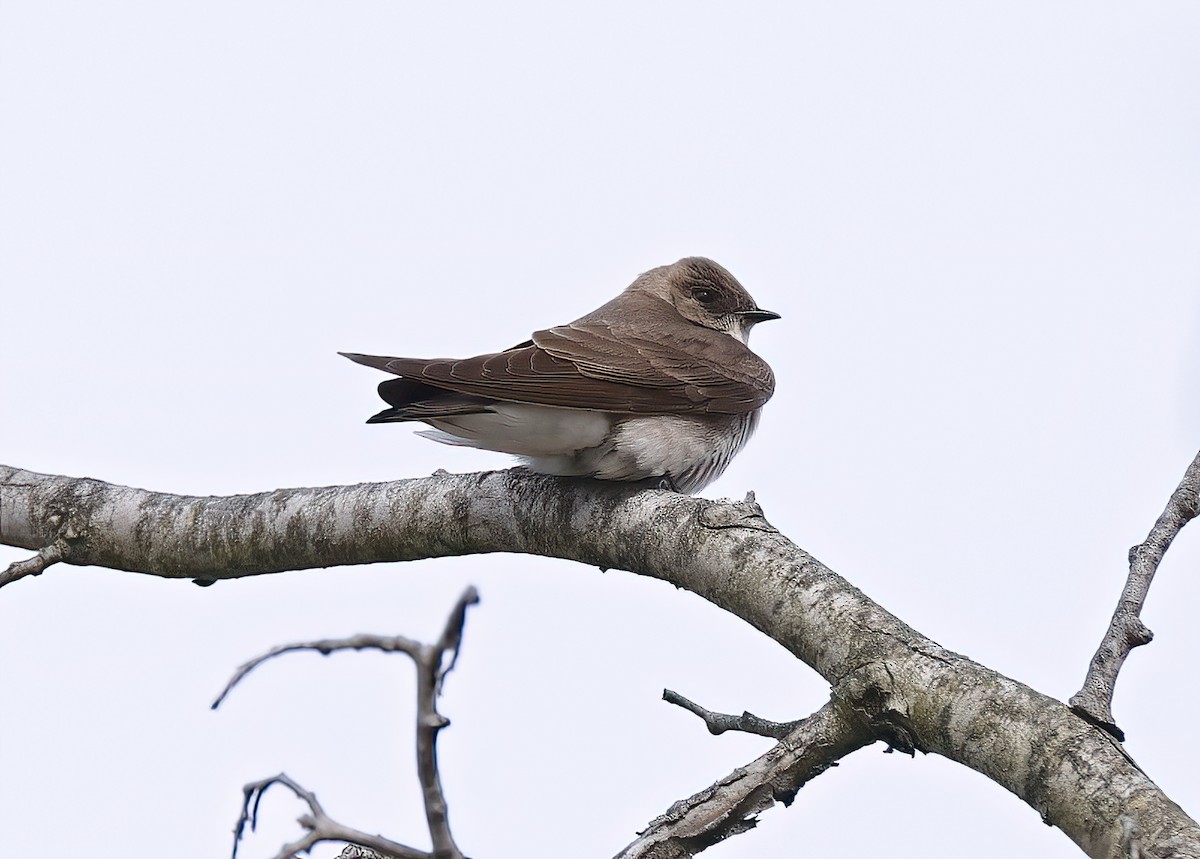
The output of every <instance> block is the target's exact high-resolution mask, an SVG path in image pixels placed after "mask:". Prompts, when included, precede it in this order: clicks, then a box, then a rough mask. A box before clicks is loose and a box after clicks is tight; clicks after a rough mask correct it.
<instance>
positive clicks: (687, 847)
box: [616, 701, 875, 859]
mask: <svg viewBox="0 0 1200 859" xmlns="http://www.w3.org/2000/svg"><path fill="white" fill-rule="evenodd" d="M688 709H690V708H688ZM874 739H875V737H874V735H873V734H872V732H871V729H870V727H869V726H868V725H867V724H866V723H865V722H863V721H862V720H860V719H857V718H855V717H854V716H853V715H852V714H850V713H848V712H847V711H846V710H844V709H843V708H842V707H841V706H840V705H839V704H838V703H836V702H835V701H830V702H828V703H826V704H825V706H823V707H822V708H821V709H820V710H818V711H817V712H816V713H814V714H813V715H811V716H809V717H808V718H807V719H801V720H800V721H798V722H796V723H795V727H794V728H793V729H792V731H791V732H789V733H788V734H787V736H786V737H784V739H783V740H781V741H780V742H779V743H777V744H776V745H775V746H774V747H773V748H772V749H771V750H770V751H769V752H767V753H766V754H765V755H762V756H761V757H759V758H758V759H757V760H755V761H752V762H751V763H749V764H747V765H746V766H744V767H738V768H737V769H736V770H734V771H733V772H731V773H730V774H729V775H727V776H725V778H723V779H721V780H720V781H718V782H717V783H716V784H714V785H711V786H710V787H707V788H705V789H704V790H702V791H700V792H699V793H697V794H695V795H694V796H691V797H688V798H687V799H684V800H680V801H679V802H676V803H675V804H674V805H672V806H671V807H670V808H669V809H667V811H666V813H665V814H663V815H661V816H660V817H657V818H655V819H654V820H652V821H650V825H649V826H648V827H647V828H646V829H645V831H643V832H640V833H638V839H637V840H636V841H634V842H633V843H632V844H630V845H629V846H628V847H626V848H625V849H624V850H622V851H621V852H620V853H618V854H617V857H616V859H651V857H653V859H684V857H689V856H694V855H695V854H697V853H699V852H701V851H702V850H705V849H706V848H708V847H711V846H713V845H714V844H717V843H718V842H721V841H723V840H725V839H726V838H729V837H730V836H732V835H737V834H738V833H741V832H745V831H746V830H748V829H752V828H754V826H755V825H756V824H757V816H758V815H759V814H760V813H762V812H763V811H766V810H767V809H768V808H770V807H771V806H772V805H773V804H774V803H775V802H782V803H783V804H784V805H790V804H791V802H792V800H793V799H795V797H796V792H797V791H798V790H799V789H800V788H801V787H803V786H804V785H805V784H806V783H807V782H809V781H811V780H812V779H814V778H816V777H817V776H818V775H820V774H821V773H823V772H825V771H826V770H827V769H829V768H830V767H834V766H837V762H838V761H839V760H840V759H841V758H844V757H845V756H846V755H848V754H850V753H851V752H854V751H857V750H858V749H861V748H862V747H863V746H868V745H870V744H871V743H872V742H873V741H874Z"/></svg>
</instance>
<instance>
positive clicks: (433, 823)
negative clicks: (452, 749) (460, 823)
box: [212, 587, 479, 859]
mask: <svg viewBox="0 0 1200 859" xmlns="http://www.w3.org/2000/svg"><path fill="white" fill-rule="evenodd" d="M478 602H479V592H478V591H477V590H475V588H474V587H468V588H467V589H466V590H465V591H463V594H462V596H460V597H459V598H458V602H456V603H455V605H454V608H453V609H452V610H451V612H450V617H449V618H448V619H447V620H446V626H445V628H444V629H443V630H442V634H441V636H440V637H439V638H438V640H437V643H435V644H421V643H420V642H417V641H413V640H412V639H409V638H405V637H403V636H379V635H367V634H360V635H354V636H351V637H349V638H340V639H338V638H328V639H321V640H320V641H311V642H302V643H297V644H286V645H281V646H279V647H274V648H272V649H271V650H269V651H267V652H266V653H264V654H262V655H261V656H257V657H255V658H254V659H251V660H250V661H249V662H246V663H245V664H243V665H241V666H240V667H239V668H238V669H237V671H236V672H235V673H234V675H233V677H232V678H231V679H230V681H229V682H228V683H227V684H226V685H225V688H224V689H223V690H222V692H221V694H220V695H218V696H217V699H216V700H215V701H213V703H212V709H214V710H215V709H217V707H219V706H220V705H221V702H222V701H224V700H225V698H226V696H228V694H229V692H230V691H231V690H232V689H233V687H234V686H236V685H237V684H238V683H239V682H240V681H241V680H242V679H243V678H245V677H246V675H248V674H249V673H250V672H251V671H253V670H254V669H255V668H257V667H258V666H259V665H262V664H263V663H264V662H266V661H267V660H269V659H273V658H274V657H276V656H280V655H282V654H284V653H294V652H296V651H300V650H315V651H317V652H318V653H320V654H322V655H323V656H328V655H329V654H330V653H333V652H335V651H338V650H364V649H368V648H369V649H373V650H382V651H384V652H387V653H396V652H399V653H406V654H408V656H409V657H411V658H412V660H413V662H414V663H415V664H416V667H417V775H418V778H419V779H420V783H421V790H422V793H423V795H424V799H425V819H426V821H427V822H428V824H429V835H430V838H431V840H432V842H433V852H432V853H425V852H423V851H420V850H416V849H414V848H412V847H406V846H404V845H402V844H398V843H397V842H394V841H389V840H388V839H386V838H383V837H381V836H377V835H366V836H364V834H363V833H361V832H359V831H358V830H354V829H350V828H348V827H345V826H343V825H342V824H340V823H337V822H336V821H334V820H332V819H330V818H329V817H328V816H327V815H326V814H325V812H324V811H323V810H322V809H321V806H320V804H319V803H318V802H317V800H316V796H315V795H313V794H312V793H311V792H309V791H307V790H305V789H304V788H302V787H300V786H299V785H298V784H296V783H295V782H294V781H292V780H291V779H290V778H288V777H287V776H286V775H284V774H282V773H281V774H280V775H277V776H272V777H271V778H268V779H264V780H262V781H257V782H252V783H250V784H248V785H246V787H245V801H244V802H243V803H242V814H241V817H240V818H239V819H238V824H237V827H236V828H235V829H234V839H233V857H234V859H237V849H238V843H239V842H240V841H241V838H242V833H243V832H244V830H245V827H246V825H247V824H249V825H250V828H251V829H253V828H254V826H255V824H256V822H257V819H258V803H259V801H260V800H261V799H262V795H263V794H264V793H265V792H266V790H267V789H268V788H269V787H270V786H271V785H273V784H282V785H284V786H285V787H287V788H289V789H290V790H291V791H292V792H293V793H295V794H296V796H298V797H300V798H301V799H303V800H304V801H305V802H307V803H308V806H309V811H310V814H309V815H306V816H304V817H301V818H300V825H301V826H303V827H304V828H305V829H307V830H308V832H307V833H306V834H305V836H304V837H303V838H301V839H300V840H298V841H295V842H293V843H291V844H288V845H285V846H284V848H283V849H282V851H281V852H280V853H279V857H278V859H286V857H290V856H292V855H293V854H295V853H297V852H302V851H306V850H308V849H309V848H311V847H312V846H313V845H314V844H316V843H318V842H320V841H345V842H349V843H352V844H358V845H360V846H363V847H368V848H370V849H372V850H375V851H376V852H379V853H383V854H384V855H386V856H395V857H398V859H463V854H462V852H461V851H460V850H459V849H458V846H457V845H456V844H455V843H454V837H453V836H452V835H451V832H450V822H449V819H448V815H447V809H446V798H445V795H444V793H443V791H442V783H441V777H440V775H439V773H438V765H437V735H438V732H439V731H441V730H442V729H443V728H445V727H446V726H447V725H449V724H450V722H449V720H448V719H446V717H445V716H443V715H442V714H441V713H439V712H438V711H437V698H438V695H439V694H441V687H442V683H443V681H444V680H445V677H446V674H447V673H449V671H450V670H451V669H452V668H453V667H454V665H455V663H456V662H457V661H458V650H459V645H460V644H461V642H462V633H463V626H464V624H465V623H466V619H467V607H468V606H471V605H475V604H476V603H478ZM348 834H349V835H348ZM364 837H365V840H364Z"/></svg>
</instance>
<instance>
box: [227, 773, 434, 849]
mask: <svg viewBox="0 0 1200 859" xmlns="http://www.w3.org/2000/svg"><path fill="white" fill-rule="evenodd" d="M275 784H281V785H283V786H284V787H286V788H287V789H288V790H290V791H291V792H292V793H294V794H295V795H296V796H297V797H299V798H300V799H302V800H304V802H305V803H306V804H307V805H308V814H305V815H301V817H300V818H299V820H298V822H299V824H300V825H301V826H303V827H304V828H305V830H307V831H306V832H305V834H304V835H303V836H302V837H301V838H298V839H296V840H295V841H292V842H290V843H288V844H285V845H283V847H281V848H280V850H279V852H278V853H276V854H275V859H295V857H296V856H297V855H298V854H300V853H307V852H308V851H309V850H311V849H312V848H313V847H315V846H316V845H317V844H320V843H321V842H322V841H342V842H348V843H351V844H357V845H359V846H362V847H368V848H370V849H371V850H374V851H375V852H376V853H377V854H379V855H381V856H384V857H386V859H433V857H434V854H432V853H426V852H425V851H424V850H417V849H415V848H413V847H409V846H407V845H405V844H397V843H396V842H395V841H390V840H388V839H387V838H384V837H383V836H382V835H371V834H369V833H367V832H360V831H359V830H357V829H352V828H350V827H349V826H343V825H342V824H340V823H338V822H337V821H336V820H334V819H333V818H331V817H330V816H329V815H327V814H326V813H325V809H323V808H322V807H321V804H320V803H319V802H317V795H316V794H315V793H313V792H312V791H309V790H305V789H304V788H303V787H301V786H300V785H299V784H297V783H296V782H294V781H292V779H291V778H290V777H289V776H288V775H287V774H286V773H280V774H279V775H276V776H271V777H270V778H266V779H263V780H262V781H256V782H251V783H250V784H248V785H246V787H245V788H244V797H243V799H242V814H241V817H239V818H238V823H237V826H236V827H235V828H234V831H233V859H237V851H238V843H239V842H240V841H241V840H242V835H243V834H244V832H245V829H246V826H247V824H248V825H249V826H250V830H251V831H253V830H254V829H255V828H256V827H257V826H258V804H259V803H260V802H261V801H262V798H263V795H264V794H266V792H267V789H268V788H270V787H271V785H275Z"/></svg>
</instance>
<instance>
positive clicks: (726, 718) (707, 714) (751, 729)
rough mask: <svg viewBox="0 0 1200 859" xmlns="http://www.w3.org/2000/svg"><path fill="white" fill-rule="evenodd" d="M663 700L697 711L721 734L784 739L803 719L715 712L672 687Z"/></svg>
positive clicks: (709, 728) (707, 723)
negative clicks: (744, 734)
mask: <svg viewBox="0 0 1200 859" xmlns="http://www.w3.org/2000/svg"><path fill="white" fill-rule="evenodd" d="M663 700H664V701H666V702H667V703H668V704H674V705H676V706H677V707H682V708H683V709H685V710H687V711H688V712H691V713H695V714H696V715H697V716H699V717H700V718H701V719H703V720H704V724H705V725H706V726H707V727H708V732H709V733H710V734H717V735H720V734H723V733H725V732H726V731H745V732H746V733H747V734H758V735H759V736H760V737H771V738H772V739H775V740H782V739H783V738H784V737H786V736H787V735H788V734H789V733H790V732H791V731H793V730H795V728H796V726H797V725H799V724H800V721H803V720H798V721H795V722H772V721H770V720H768V719H764V718H762V717H760V716H755V715H754V714H753V713H751V712H750V711H749V710H744V711H742V715H740V716H731V715H729V714H726V713H714V712H713V711H712V710H706V709H705V708H704V707H701V706H700V705H699V704H697V703H695V702H694V701H689V700H688V699H687V698H685V697H683V696H682V695H680V694H679V693H678V692H675V691H673V690H671V689H664V690H663Z"/></svg>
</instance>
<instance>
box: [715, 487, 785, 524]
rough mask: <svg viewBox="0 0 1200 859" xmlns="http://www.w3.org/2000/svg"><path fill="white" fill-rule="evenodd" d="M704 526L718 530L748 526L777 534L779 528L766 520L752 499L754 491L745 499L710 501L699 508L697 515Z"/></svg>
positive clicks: (760, 508) (761, 510)
mask: <svg viewBox="0 0 1200 859" xmlns="http://www.w3.org/2000/svg"><path fill="white" fill-rule="evenodd" d="M698 521H699V523H700V525H701V526H702V527H704V528H712V529H713V530H719V529H724V528H748V529H750V530H752V531H763V532H765V533H768V534H778V533H779V529H778V528H776V527H775V526H774V525H772V524H771V523H770V522H768V521H767V517H766V516H764V515H763V509H762V507H760V506H759V505H758V502H756V501H755V500H754V493H753V492H751V493H748V494H747V495H746V500H745V501H710V502H708V503H706V504H705V505H704V507H703V508H701V510H700V515H699V517H698Z"/></svg>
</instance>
